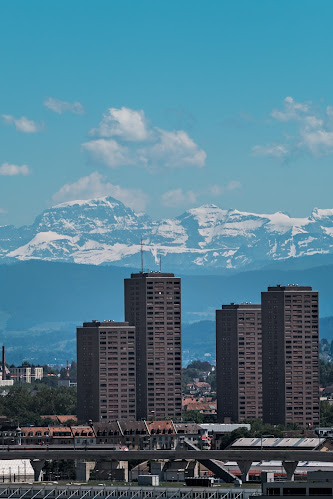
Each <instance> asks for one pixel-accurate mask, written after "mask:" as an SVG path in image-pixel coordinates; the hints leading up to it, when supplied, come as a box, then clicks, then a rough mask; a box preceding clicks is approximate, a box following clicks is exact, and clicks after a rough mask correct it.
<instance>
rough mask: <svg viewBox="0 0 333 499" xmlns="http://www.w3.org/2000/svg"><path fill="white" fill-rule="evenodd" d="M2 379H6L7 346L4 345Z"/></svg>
mask: <svg viewBox="0 0 333 499" xmlns="http://www.w3.org/2000/svg"><path fill="white" fill-rule="evenodd" d="M2 379H3V380H4V379H6V364H5V347H4V345H3V346H2Z"/></svg>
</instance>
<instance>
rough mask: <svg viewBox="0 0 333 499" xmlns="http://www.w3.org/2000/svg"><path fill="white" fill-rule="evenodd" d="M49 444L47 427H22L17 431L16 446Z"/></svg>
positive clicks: (49, 437) (49, 436)
mask: <svg viewBox="0 0 333 499" xmlns="http://www.w3.org/2000/svg"><path fill="white" fill-rule="evenodd" d="M50 443H51V435H50V429H49V428H48V427H47V426H23V427H22V428H21V430H18V429H17V444H18V445H49V444H50Z"/></svg>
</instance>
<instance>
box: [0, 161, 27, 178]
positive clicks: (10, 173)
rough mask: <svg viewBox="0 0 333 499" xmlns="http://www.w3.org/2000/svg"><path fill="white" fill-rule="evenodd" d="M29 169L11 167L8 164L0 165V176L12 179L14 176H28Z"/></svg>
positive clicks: (24, 166)
mask: <svg viewBox="0 0 333 499" xmlns="http://www.w3.org/2000/svg"><path fill="white" fill-rule="evenodd" d="M29 174H30V169H29V167H28V166H27V165H21V166H18V165H13V164H10V163H2V165H1V166H0V176H5V177H14V176H16V175H24V176H25V175H29Z"/></svg>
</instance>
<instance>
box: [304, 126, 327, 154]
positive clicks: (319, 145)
mask: <svg viewBox="0 0 333 499" xmlns="http://www.w3.org/2000/svg"><path fill="white" fill-rule="evenodd" d="M303 144H304V145H305V146H306V147H307V148H308V149H309V150H310V151H311V152H313V153H314V154H317V153H320V152H322V153H326V154H328V153H330V152H333V131H332V132H328V131H326V130H314V131H308V132H307V131H306V132H304V133H303Z"/></svg>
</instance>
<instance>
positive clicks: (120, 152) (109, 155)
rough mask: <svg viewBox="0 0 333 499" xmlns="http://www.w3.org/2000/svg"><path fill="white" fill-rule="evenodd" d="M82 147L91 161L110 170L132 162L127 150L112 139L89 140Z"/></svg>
mask: <svg viewBox="0 0 333 499" xmlns="http://www.w3.org/2000/svg"><path fill="white" fill-rule="evenodd" d="M82 147H83V148H84V149H85V150H86V151H88V152H89V154H90V157H91V158H92V160H95V161H98V162H99V163H103V164H105V165H107V166H109V167H110V168H116V167H117V166H120V165H130V164H131V163H132V162H133V160H132V159H131V156H130V151H129V149H128V148H127V147H126V146H123V145H121V144H119V143H118V142H116V141H115V140H113V139H109V140H107V139H97V140H91V141H89V142H84V143H83V144H82Z"/></svg>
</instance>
